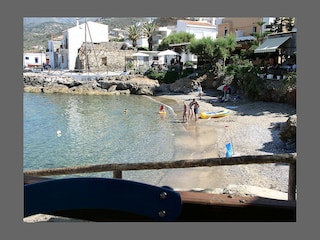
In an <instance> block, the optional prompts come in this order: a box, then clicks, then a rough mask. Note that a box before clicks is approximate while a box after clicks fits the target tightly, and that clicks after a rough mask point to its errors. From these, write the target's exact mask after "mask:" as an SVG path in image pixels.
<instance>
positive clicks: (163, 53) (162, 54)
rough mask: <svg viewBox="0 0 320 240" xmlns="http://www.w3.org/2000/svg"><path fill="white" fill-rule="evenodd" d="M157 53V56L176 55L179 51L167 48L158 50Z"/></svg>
mask: <svg viewBox="0 0 320 240" xmlns="http://www.w3.org/2000/svg"><path fill="white" fill-rule="evenodd" d="M157 55H158V56H177V55H179V53H177V52H175V51H172V50H169V49H168V50H164V51H161V52H159V53H158V54H157Z"/></svg>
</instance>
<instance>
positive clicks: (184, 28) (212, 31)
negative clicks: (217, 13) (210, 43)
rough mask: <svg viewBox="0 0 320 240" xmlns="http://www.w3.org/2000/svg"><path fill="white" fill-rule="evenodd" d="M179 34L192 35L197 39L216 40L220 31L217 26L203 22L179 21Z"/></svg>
mask: <svg viewBox="0 0 320 240" xmlns="http://www.w3.org/2000/svg"><path fill="white" fill-rule="evenodd" d="M177 32H187V33H192V34H194V35H195V38H196V39H201V38H204V37H210V38H212V40H215V39H216V38H217V35H218V29H217V27H216V25H215V24H211V23H208V22H202V21H188V20H178V21H177Z"/></svg>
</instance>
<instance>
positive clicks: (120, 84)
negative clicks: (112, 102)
mask: <svg viewBox="0 0 320 240" xmlns="http://www.w3.org/2000/svg"><path fill="white" fill-rule="evenodd" d="M23 81H24V91H25V92H43V93H73V94H87V95H112V94H137V95H154V92H155V90H156V88H158V87H159V82H158V81H157V80H152V79H149V78H145V77H142V76H134V75H125V76H105V77H101V76H89V77H87V79H85V76H82V77H81V78H79V75H69V76H61V75H59V76H58V75H50V74H44V73H40V74H39V73H24V75H23Z"/></svg>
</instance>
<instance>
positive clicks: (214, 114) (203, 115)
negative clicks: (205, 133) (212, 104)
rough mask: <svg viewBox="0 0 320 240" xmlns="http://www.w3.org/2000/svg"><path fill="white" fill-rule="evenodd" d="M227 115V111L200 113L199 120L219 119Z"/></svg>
mask: <svg viewBox="0 0 320 240" xmlns="http://www.w3.org/2000/svg"><path fill="white" fill-rule="evenodd" d="M228 114H229V110H228V109H224V110H220V111H217V112H202V113H200V118H203V119H208V118H219V117H224V116H227V115H228Z"/></svg>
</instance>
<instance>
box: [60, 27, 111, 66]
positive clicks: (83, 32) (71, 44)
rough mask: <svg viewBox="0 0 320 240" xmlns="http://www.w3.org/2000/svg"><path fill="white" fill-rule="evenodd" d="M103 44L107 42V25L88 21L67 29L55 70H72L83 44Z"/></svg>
mask: <svg viewBox="0 0 320 240" xmlns="http://www.w3.org/2000/svg"><path fill="white" fill-rule="evenodd" d="M85 42H87V43H103V42H109V31H108V25H105V24H101V23H96V22H91V21H88V22H86V23H83V24H80V25H79V24H78V23H77V26H75V27H72V28H69V29H67V30H66V31H65V32H64V34H63V39H62V40H61V48H60V49H59V52H60V54H61V58H60V59H59V61H58V66H56V67H57V68H61V69H69V70H74V69H75V65H76V58H77V56H78V50H79V48H80V47H81V45H82V44H83V43H85Z"/></svg>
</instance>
